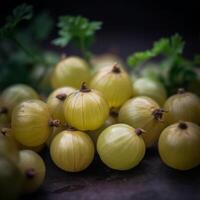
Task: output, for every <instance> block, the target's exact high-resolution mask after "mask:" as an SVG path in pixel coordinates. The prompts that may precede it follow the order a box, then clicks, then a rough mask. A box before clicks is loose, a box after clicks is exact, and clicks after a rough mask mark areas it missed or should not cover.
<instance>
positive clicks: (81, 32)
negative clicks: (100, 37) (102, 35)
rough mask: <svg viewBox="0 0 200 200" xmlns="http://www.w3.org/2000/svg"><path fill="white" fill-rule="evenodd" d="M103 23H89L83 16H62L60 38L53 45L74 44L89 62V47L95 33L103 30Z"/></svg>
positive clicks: (59, 24)
mask: <svg viewBox="0 0 200 200" xmlns="http://www.w3.org/2000/svg"><path fill="white" fill-rule="evenodd" d="M101 26H102V22H98V21H89V20H88V19H87V18H84V17H81V16H76V17H74V16H61V17H60V18H59V22H58V28H59V32H58V35H59V37H58V38H56V39H54V40H53V41H52V43H53V44H54V45H56V46H60V47H65V46H66V45H68V44H69V43H70V42H72V43H74V44H75V45H76V46H77V47H78V48H79V49H80V50H81V52H82V54H83V56H84V58H85V59H86V60H87V61H89V59H90V54H91V53H90V51H89V47H90V46H91V44H92V43H93V41H94V35H95V32H96V31H97V30H99V29H101Z"/></svg>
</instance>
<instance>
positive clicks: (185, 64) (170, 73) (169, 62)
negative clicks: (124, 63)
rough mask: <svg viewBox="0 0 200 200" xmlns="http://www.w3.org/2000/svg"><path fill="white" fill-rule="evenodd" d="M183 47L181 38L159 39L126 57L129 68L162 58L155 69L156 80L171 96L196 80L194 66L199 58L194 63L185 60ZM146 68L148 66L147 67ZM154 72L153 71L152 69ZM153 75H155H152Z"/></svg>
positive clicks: (198, 61) (176, 36) (178, 36)
mask: <svg viewBox="0 0 200 200" xmlns="http://www.w3.org/2000/svg"><path fill="white" fill-rule="evenodd" d="M184 46H185V41H184V40H183V38H182V37H181V36H180V35H178V34H175V35H173V36H172V37H170V38H161V39H160V40H158V41H156V42H154V44H153V47H152V48H151V49H149V50H146V51H143V52H136V53H134V54H132V55H131V56H129V57H128V64H129V66H131V67H134V68H135V67H137V68H138V67H140V66H141V65H142V64H144V63H145V62H147V61H149V60H151V59H152V58H155V57H157V56H160V55H162V56H164V59H163V60H161V61H160V62H159V64H158V67H157V72H158V73H156V74H157V76H158V77H157V79H159V80H160V81H161V82H162V83H163V84H164V85H165V87H166V88H167V90H168V94H169V95H170V94H173V93H174V92H175V91H176V90H177V88H179V87H185V88H186V89H187V87H188V86H189V84H190V83H191V82H192V81H194V80H195V79H197V77H198V76H197V73H196V72H195V70H194V66H195V64H197V63H200V57H199V56H196V57H195V59H194V61H190V60H188V59H186V58H185V57H184V56H183V55H182V54H183V50H184ZM147 67H148V65H147ZM154 70H155V69H154ZM154 74H155V73H154Z"/></svg>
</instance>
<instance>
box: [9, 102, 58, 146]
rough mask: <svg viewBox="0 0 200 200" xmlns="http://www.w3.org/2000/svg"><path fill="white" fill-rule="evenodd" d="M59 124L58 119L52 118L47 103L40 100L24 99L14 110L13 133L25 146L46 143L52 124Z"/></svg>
mask: <svg viewBox="0 0 200 200" xmlns="http://www.w3.org/2000/svg"><path fill="white" fill-rule="evenodd" d="M58 125H59V121H58V120H52V119H51V116H50V112H49V109H48V106H47V104H46V103H44V102H42V101H40V100H28V101H24V102H22V103H21V104H19V105H18V106H16V107H15V109H14V110H13V114H12V123H11V126H12V133H13V135H14V137H15V139H16V140H17V141H18V142H19V143H21V144H23V145H25V146H39V145H41V144H44V143H45V142H46V140H47V139H48V136H49V134H50V133H51V131H52V126H58Z"/></svg>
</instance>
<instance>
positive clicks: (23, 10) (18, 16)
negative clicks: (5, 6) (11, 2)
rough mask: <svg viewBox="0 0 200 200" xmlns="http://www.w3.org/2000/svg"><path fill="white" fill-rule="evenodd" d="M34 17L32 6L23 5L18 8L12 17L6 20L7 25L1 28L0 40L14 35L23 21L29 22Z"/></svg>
mask: <svg viewBox="0 0 200 200" xmlns="http://www.w3.org/2000/svg"><path fill="white" fill-rule="evenodd" d="M32 15H33V7H32V6H31V5H27V4H22V5H20V6H17V7H16V8H15V9H14V10H13V12H12V15H9V16H8V17H7V19H6V24H5V25H4V26H3V27H1V28H0V38H4V37H9V36H10V35H12V34H13V30H14V29H15V28H16V26H17V25H18V24H19V23H20V22H21V21H22V20H29V19H31V17H32Z"/></svg>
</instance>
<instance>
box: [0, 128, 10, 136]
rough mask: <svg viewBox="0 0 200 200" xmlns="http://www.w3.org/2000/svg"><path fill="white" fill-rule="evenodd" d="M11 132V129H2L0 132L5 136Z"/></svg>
mask: <svg viewBox="0 0 200 200" xmlns="http://www.w3.org/2000/svg"><path fill="white" fill-rule="evenodd" d="M9 131H10V129H9V128H2V129H1V130H0V132H1V133H2V134H3V135H7V133H8V132H9Z"/></svg>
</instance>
